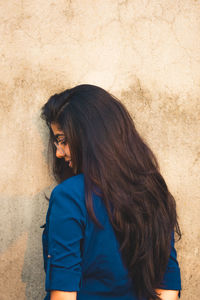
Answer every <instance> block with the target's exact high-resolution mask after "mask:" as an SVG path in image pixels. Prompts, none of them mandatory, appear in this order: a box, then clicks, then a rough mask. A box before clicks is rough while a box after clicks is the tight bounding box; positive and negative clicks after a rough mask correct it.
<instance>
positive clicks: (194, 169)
mask: <svg viewBox="0 0 200 300" xmlns="http://www.w3.org/2000/svg"><path fill="white" fill-rule="evenodd" d="M0 20H1V21H0V22H1V24H0V55H1V60H0V62H1V67H0V93H1V96H0V105H1V111H0V118H1V127H0V132H1V148H0V161H1V168H0V174H1V196H0V197H1V211H0V232H1V244H0V247H1V252H0V264H1V267H0V291H1V292H0V293H1V296H0V298H1V300H13V299H21V300H23V299H29V300H33V299H34V300H38V299H43V298H42V297H43V295H44V291H43V290H44V273H43V265H42V264H43V262H42V249H41V229H40V228H39V226H40V225H41V224H43V223H44V218H45V213H46V208H47V202H46V200H45V199H44V192H47V193H48V192H50V190H51V188H52V187H53V185H54V182H53V179H52V177H51V176H50V174H49V171H48V168H47V155H46V153H47V131H46V128H45V126H44V124H43V123H42V121H41V120H40V118H39V114H40V107H41V106H42V104H43V103H44V102H45V101H46V100H47V99H48V97H49V96H50V95H51V94H52V93H55V92H57V91H61V90H63V89H65V88H68V87H72V86H74V85H76V84H79V83H94V84H97V85H100V86H102V87H103V88H105V89H108V90H109V91H111V92H112V93H114V94H115V95H116V96H118V97H119V98H120V99H122V100H123V102H124V103H125V104H126V106H127V107H128V109H129V110H130V111H131V114H132V116H133V118H134V120H135V122H136V127H137V128H138V130H139V131H140V132H141V134H142V135H143V136H144V137H145V138H146V140H147V141H148V142H149V144H150V145H151V147H152V149H153V150H154V152H155V154H156V155H157V157H158V160H159V162H160V166H161V171H162V173H163V175H164V177H165V179H166V181H167V183H168V185H169V188H170V190H171V192H172V193H173V194H174V196H175V197H176V200H177V210H178V214H179V221H180V225H181V228H182V232H183V238H182V240H181V242H179V243H177V246H176V247H177V251H178V257H179V262H180V266H181V271H182V285H183V291H182V299H183V300H198V299H199V294H200V286H199V281H200V268H199V266H200V264H199V261H200V230H199V229H200V221H199V209H200V201H199V182H200V176H199V160H200V152H199V112H200V111H199V96H200V1H194V0H182V1H181V0H176V1H168V0H152V1H145V0H143V1H140V0H134V1H129V0H125V1H122V0H118V1H117V0H112V1H106V0H102V1H98V0H73V1H67V0H60V1H55V0H48V1H47V0H34V1H33V0H23V1H18V0H10V1H1V2H0Z"/></svg>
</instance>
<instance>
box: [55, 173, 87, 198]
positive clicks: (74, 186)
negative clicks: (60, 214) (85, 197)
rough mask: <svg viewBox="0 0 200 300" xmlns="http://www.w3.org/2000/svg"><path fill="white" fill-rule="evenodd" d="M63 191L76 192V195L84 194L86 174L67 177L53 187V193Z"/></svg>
mask: <svg viewBox="0 0 200 300" xmlns="http://www.w3.org/2000/svg"><path fill="white" fill-rule="evenodd" d="M61 191H65V192H67V193H75V195H76V194H77V193H78V194H82V193H83V192H84V174H83V173H80V174H77V175H74V176H72V177H70V178H67V179H65V180H64V181H62V182H61V183H59V184H58V185H56V186H55V187H54V188H53V190H52V195H55V194H57V193H59V192H61Z"/></svg>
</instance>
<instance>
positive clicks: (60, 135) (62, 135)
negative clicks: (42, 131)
mask: <svg viewBox="0 0 200 300" xmlns="http://www.w3.org/2000/svg"><path fill="white" fill-rule="evenodd" d="M54 137H55V138H56V139H58V138H59V137H65V135H64V134H63V133H60V134H55V135H54Z"/></svg>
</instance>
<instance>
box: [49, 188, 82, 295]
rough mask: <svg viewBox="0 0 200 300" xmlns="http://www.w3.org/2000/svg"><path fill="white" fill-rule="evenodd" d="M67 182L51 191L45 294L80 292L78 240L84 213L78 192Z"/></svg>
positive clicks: (79, 244)
mask: <svg viewBox="0 0 200 300" xmlns="http://www.w3.org/2000/svg"><path fill="white" fill-rule="evenodd" d="M77 189H78V186H77V187H76V190H74V188H72V187H71V185H70V184H69V183H68V184H67V183H65V184H59V185H58V186H57V187H56V188H54V190H53V192H52V195H51V198H52V199H50V201H52V208H51V213H50V216H49V232H48V245H49V246H48V258H47V272H46V281H45V288H46V291H50V290H61V291H79V290H80V287H81V275H82V272H81V263H82V255H81V253H82V251H81V241H82V240H83V238H84V231H85V223H86V222H85V220H86V214H85V210H84V205H83V203H84V202H83V200H84V198H83V197H82V199H81V197H80V193H77Z"/></svg>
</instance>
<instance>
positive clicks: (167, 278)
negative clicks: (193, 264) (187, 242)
mask: <svg viewBox="0 0 200 300" xmlns="http://www.w3.org/2000/svg"><path fill="white" fill-rule="evenodd" d="M159 288H160V289H165V290H178V291H179V294H178V296H179V298H180V296H181V272H180V267H179V263H178V261H177V252H176V249H175V246H174V232H173V233H172V239H171V252H170V256H169V260H168V264H167V268H166V271H165V274H164V277H163V280H162V282H161V285H160V286H159Z"/></svg>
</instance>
